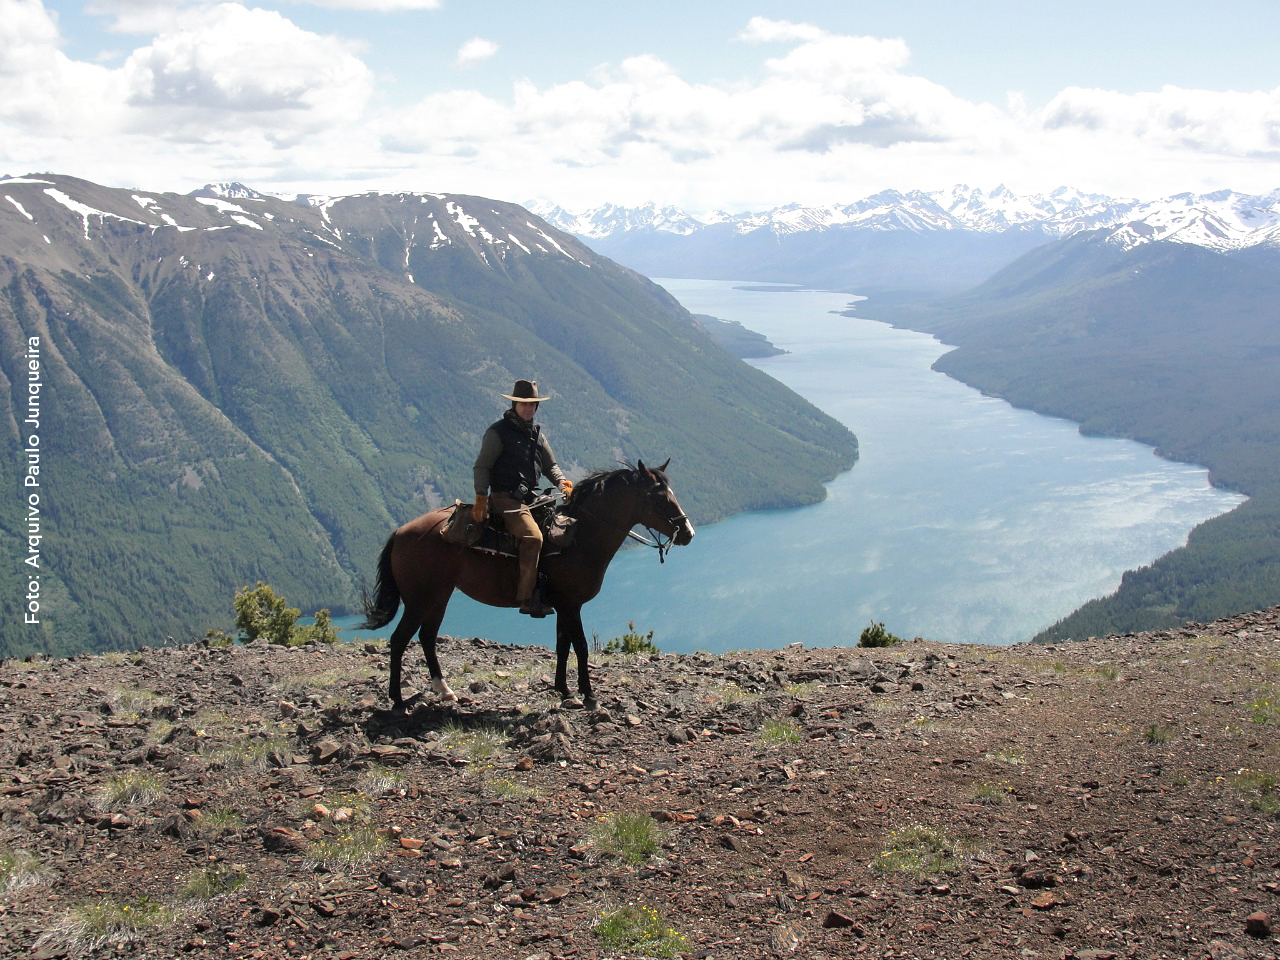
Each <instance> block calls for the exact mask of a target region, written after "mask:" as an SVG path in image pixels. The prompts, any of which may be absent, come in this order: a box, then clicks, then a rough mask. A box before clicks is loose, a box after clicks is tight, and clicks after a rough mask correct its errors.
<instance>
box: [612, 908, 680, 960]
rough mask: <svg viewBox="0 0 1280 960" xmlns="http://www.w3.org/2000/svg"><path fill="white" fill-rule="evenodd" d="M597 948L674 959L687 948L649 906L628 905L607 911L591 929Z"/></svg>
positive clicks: (676, 932) (677, 934)
mask: <svg viewBox="0 0 1280 960" xmlns="http://www.w3.org/2000/svg"><path fill="white" fill-rule="evenodd" d="M592 932H593V933H595V935H596V937H597V938H598V939H599V940H600V944H601V946H603V947H604V949H605V950H607V951H610V952H620V953H629V954H639V955H640V956H644V957H674V956H677V955H679V954H681V953H684V952H686V951H687V950H688V948H689V941H688V939H687V938H686V937H685V936H684V934H682V933H679V932H678V931H677V930H676V929H675V928H673V927H672V926H671V925H670V924H669V923H667V921H666V920H664V919H663V917H662V915H661V914H659V913H658V911H657V910H655V909H654V908H653V907H648V906H634V905H628V906H625V907H619V908H618V909H617V910H610V911H609V912H608V913H606V914H605V915H604V916H603V917H601V918H600V922H599V923H597V924H596V925H595V927H593V928H592Z"/></svg>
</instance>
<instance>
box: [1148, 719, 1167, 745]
mask: <svg viewBox="0 0 1280 960" xmlns="http://www.w3.org/2000/svg"><path fill="white" fill-rule="evenodd" d="M1142 739H1143V740H1145V741H1147V743H1150V744H1158V743H1168V742H1169V741H1170V740H1172V739H1173V730H1172V729H1170V728H1169V727H1162V726H1160V725H1159V724H1156V723H1153V724H1151V725H1150V726H1148V727H1147V729H1145V730H1143V731H1142Z"/></svg>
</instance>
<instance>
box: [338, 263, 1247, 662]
mask: <svg viewBox="0 0 1280 960" xmlns="http://www.w3.org/2000/svg"><path fill="white" fill-rule="evenodd" d="M658 282H659V283H661V284H662V285H663V286H665V287H666V288H667V289H668V290H670V291H671V293H672V294H673V295H675V296H676V297H677V298H678V299H679V300H680V302H681V303H682V304H684V306H686V307H687V308H688V309H689V310H690V311H692V312H694V313H705V314H711V315H713V316H717V317H721V318H723V319H727V320H738V321H740V322H742V323H743V324H744V325H745V326H747V327H749V328H751V329H752V330H757V331H759V332H761V333H763V334H765V335H766V336H768V337H769V339H771V340H772V341H773V342H774V343H775V344H777V345H778V346H779V347H781V348H783V349H784V350H787V351H789V353H788V354H787V355H785V356H779V357H771V358H769V359H766V360H759V361H753V363H754V364H755V365H756V366H758V367H759V368H760V369H762V370H764V371H765V372H767V373H769V374H770V375H771V376H773V377H774V378H776V379H777V380H780V381H781V382H782V383H784V384H786V385H787V386H789V387H791V388H792V389H793V390H795V391H796V392H797V393H799V394H801V395H802V396H804V397H805V398H807V399H808V400H809V401H811V402H812V403H814V404H815V405H817V406H818V407H820V408H821V409H823V410H824V411H826V412H827V413H828V414H830V415H831V416H833V417H835V418H837V419H838V420H840V421H841V422H843V423H845V424H846V425H848V426H849V428H850V429H851V430H853V431H854V433H856V434H857V435H858V441H859V448H860V459H859V461H858V464H857V465H856V466H855V467H854V468H853V469H852V470H851V471H848V472H847V473H844V474H842V475H841V476H840V477H838V478H836V479H835V480H834V481H833V482H831V483H830V484H828V488H827V489H828V498H827V500H826V501H824V502H823V503H821V504H818V505H815V506H812V507H804V508H800V509H796V510H779V511H767V512H758V513H751V514H746V515H743V516H738V517H734V518H732V519H730V520H727V521H724V522H721V523H718V524H714V525H711V526H704V527H700V528H699V529H698V535H697V537H696V539H694V541H693V543H692V544H690V545H689V546H687V547H679V548H676V549H674V550H672V552H671V553H670V554H669V555H668V557H667V562H666V563H665V564H662V565H659V563H658V560H657V556H656V554H655V552H654V551H652V550H645V549H633V550H625V551H623V552H622V553H621V554H619V555H618V557H617V558H616V559H615V560H614V562H613V564H612V566H611V567H610V568H609V573H608V576H607V577H606V579H605V584H604V589H603V590H602V591H601V594H600V596H598V597H597V598H596V599H595V600H593V601H592V602H591V603H590V604H588V605H587V607H586V608H585V609H584V611H583V614H584V616H583V619H584V624H585V626H586V630H587V634H588V636H590V635H591V634H592V633H593V632H594V633H597V634H598V635H599V636H600V638H601V640H602V641H603V640H607V639H609V638H611V637H615V636H619V635H621V634H622V633H624V632H626V630H627V624H628V621H634V623H635V625H636V627H637V629H639V630H640V631H641V632H642V633H644V632H648V631H649V630H653V631H654V641H655V642H656V643H657V644H658V645H659V646H660V647H661V648H662V649H663V650H665V651H670V652H684V651H692V650H709V651H713V652H719V651H724V650H735V649H748V648H780V647H782V646H785V645H786V644H788V643H792V642H795V641H800V642H803V643H804V644H805V645H807V646H828V645H853V644H856V643H857V640H858V635H859V634H860V633H861V631H862V628H863V627H865V626H866V625H867V624H868V623H869V622H871V621H872V620H875V621H883V622H884V624H885V626H886V627H887V628H888V629H889V630H891V631H893V632H894V633H897V634H899V635H901V636H906V637H911V636H924V637H927V638H929V639H933V640H945V641H957V642H972V643H991V644H1008V643H1014V642H1017V641H1019V640H1025V639H1028V638H1030V637H1031V636H1033V635H1034V634H1036V633H1037V632H1039V631H1040V630H1042V629H1044V628H1045V627H1048V626H1050V625H1051V624H1053V623H1054V622H1055V621H1057V620H1059V619H1060V618H1062V617H1063V616H1065V615H1066V614H1068V613H1070V612H1071V611H1072V610H1074V609H1076V608H1077V607H1079V606H1080V605H1081V604H1083V603H1085V602H1086V601H1088V600H1090V599H1093V598H1095V597H1099V596H1104V595H1106V594H1108V593H1110V592H1111V591H1113V590H1114V589H1115V588H1116V587H1117V586H1118V585H1119V582H1120V576H1121V574H1122V573H1123V572H1124V571H1125V570H1129V569H1133V568H1135V567H1139V566H1142V565H1144V564H1147V563H1150V562H1151V561H1152V560H1154V559H1155V558H1156V557H1159V556H1160V555H1162V554H1164V553H1167V552H1168V551H1170V550H1172V549H1174V548H1175V547H1178V546H1181V545H1182V544H1184V543H1185V542H1186V538H1187V534H1188V533H1189V532H1190V531H1191V529H1192V528H1193V527H1194V526H1196V525H1197V524H1198V523H1201V522H1202V521H1204V520H1207V519H1209V518H1211V517H1214V516H1217V515H1218V514H1220V513H1224V512H1226V511H1227V510H1230V509H1231V508H1232V507H1234V506H1236V505H1237V504H1238V503H1240V502H1241V499H1242V498H1241V497H1239V496H1237V495H1235V494H1230V493H1225V492H1223V491H1220V490H1215V489H1213V488H1212V487H1210V486H1209V483H1208V480H1207V474H1206V472H1205V470H1204V469H1202V468H1199V467H1194V466H1188V465H1185V464H1177V463H1170V462H1168V461H1165V460H1161V459H1160V458H1158V457H1157V456H1156V455H1155V453H1154V452H1153V450H1152V449H1151V448H1150V447H1145V446H1142V445H1141V444H1137V443H1132V442H1130V441H1126V440H1110V439H1102V438H1097V437H1084V436H1081V435H1080V433H1079V431H1078V430H1077V429H1076V426H1075V424H1073V423H1070V422H1068V421H1065V420H1057V419H1053V418H1049V417H1042V416H1040V415H1038V414H1034V413H1030V412H1028V411H1025V410H1015V409H1014V408H1013V407H1011V406H1010V405H1009V404H1007V403H1005V402H1004V401H1003V400H999V399H995V398H992V397H986V396H983V395H982V394H981V393H979V392H978V391H976V390H973V389H971V388H969V387H966V386H964V385H963V384H961V383H959V382H957V381H955V380H951V379H949V378H948V377H946V376H944V375H942V374H939V373H935V372H934V371H932V370H931V369H930V365H931V364H932V363H933V361H934V360H935V359H937V358H938V357H939V356H940V355H941V354H942V353H943V352H944V351H945V349H946V348H945V347H943V346H942V345H941V344H940V343H938V341H936V340H934V339H933V338H932V337H929V336H927V335H924V334H919V333H913V332H910V331H905V330H897V329H894V328H892V327H889V326H887V325H885V324H881V323H875V322H872V321H869V320H861V319H857V318H848V317H841V316H838V315H836V314H835V313H834V311H839V310H843V309H845V308H846V307H847V306H848V303H849V301H850V299H851V298H850V297H848V296H846V295H844V294H834V293H827V292H821V291H796V290H793V289H792V288H787V287H778V288H773V289H768V288H762V287H761V286H760V285H750V286H744V285H739V284H735V283H733V282H730V281H709V280H660V281H658ZM654 457H655V458H658V457H665V453H663V452H662V451H654ZM670 475H671V480H672V484H673V486H674V487H675V489H676V492H677V494H678V493H679V490H680V464H679V462H678V461H675V462H673V463H672V465H671V470H670ZM372 561H373V558H370V568H371V569H370V575H371V574H372ZM354 622H355V618H349V619H348V620H346V621H345V622H340V625H350V624H352V623H354ZM389 632H390V628H388V629H387V630H384V631H380V633H381V634H383V635H385V634H386V633H389ZM441 633H442V634H444V635H446V636H467V637H470V636H483V637H487V638H489V639H491V640H494V641H498V642H504V643H540V644H544V645H554V640H555V627H554V622H553V620H552V619H550V618H548V619H547V620H542V621H537V620H531V619H529V618H527V617H521V616H520V615H519V614H517V613H515V612H514V611H510V610H495V609H491V608H487V607H483V606H481V605H479V604H476V603H474V602H473V601H471V600H469V599H467V598H466V597H464V596H462V595H461V594H455V595H454V599H453V601H452V602H451V604H450V607H449V612H448V614H447V615H446V617H445V621H444V624H443V626H442V627H441ZM347 635H350V634H349V632H348V633H347ZM360 635H361V636H363V635H364V634H360ZM447 649H448V648H447V645H446V646H445V648H444V649H443V651H442V655H443V656H444V657H445V658H446V662H447V657H448V654H447ZM447 672H448V667H447V666H446V673H447Z"/></svg>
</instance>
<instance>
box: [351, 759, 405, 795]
mask: <svg viewBox="0 0 1280 960" xmlns="http://www.w3.org/2000/svg"><path fill="white" fill-rule="evenodd" d="M407 780H408V777H406V776H405V775H404V773H403V772H402V771H400V770H394V769H392V768H391V767H384V766H383V765H382V764H379V763H375V764H371V765H370V766H369V769H368V770H366V771H365V772H364V773H362V774H360V779H359V780H358V781H356V789H357V790H359V791H360V792H361V793H363V794H364V795H365V796H366V797H370V798H372V797H380V796H382V795H383V794H384V793H387V792H388V791H392V790H399V789H401V788H402V787H403V786H404V784H405V781H407Z"/></svg>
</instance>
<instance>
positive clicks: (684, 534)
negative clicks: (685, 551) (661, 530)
mask: <svg viewBox="0 0 1280 960" xmlns="http://www.w3.org/2000/svg"><path fill="white" fill-rule="evenodd" d="M693 536H694V529H693V521H691V520H690V519H689V518H688V517H681V518H680V524H679V526H677V527H676V533H675V536H674V537H672V538H671V541H672V542H673V543H674V544H675V545H676V546H677V547H687V546H688V545H689V541H690V540H692V539H693Z"/></svg>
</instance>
